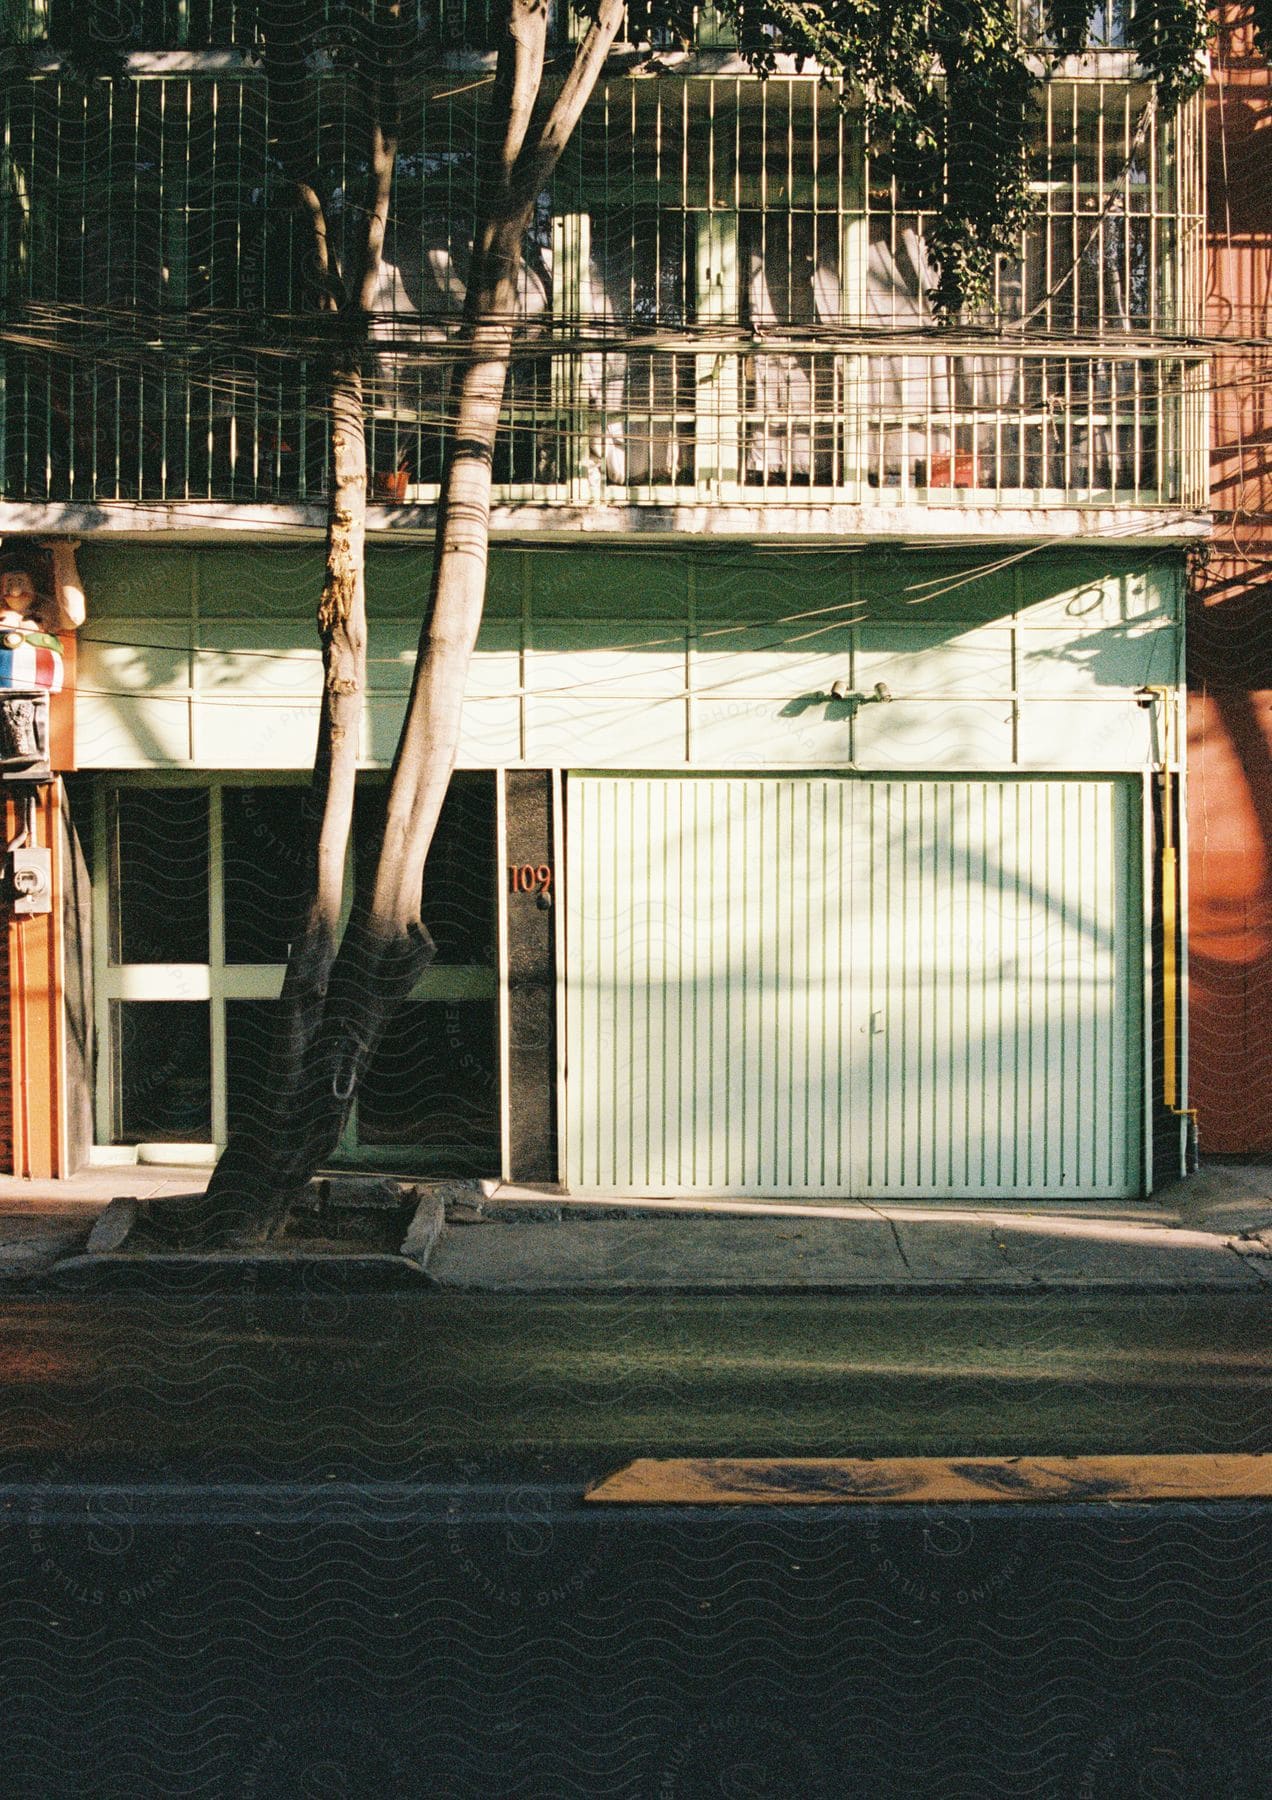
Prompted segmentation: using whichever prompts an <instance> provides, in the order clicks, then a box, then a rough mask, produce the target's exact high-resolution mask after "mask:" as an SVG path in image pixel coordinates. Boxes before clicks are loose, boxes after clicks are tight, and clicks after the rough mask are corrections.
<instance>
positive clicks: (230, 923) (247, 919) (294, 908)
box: [221, 787, 312, 963]
mask: <svg viewBox="0 0 1272 1800" xmlns="http://www.w3.org/2000/svg"><path fill="white" fill-rule="evenodd" d="M311 804H312V802H311V790H310V789H309V788H307V787H227V788H223V789H222V792H221V834H222V844H223V855H224V872H225V960H226V962H227V963H283V962H286V961H287V947H288V945H289V943H290V942H291V940H292V938H293V937H294V936H295V935H296V930H297V927H298V925H299V922H300V918H301V914H302V911H303V908H304V905H305V901H306V899H307V893H306V889H307V887H308V881H307V878H306V877H307V864H308V851H307V837H308V832H309V830H310V825H309V814H310V809H311Z"/></svg>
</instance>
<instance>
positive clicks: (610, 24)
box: [516, 0, 626, 206]
mask: <svg viewBox="0 0 1272 1800" xmlns="http://www.w3.org/2000/svg"><path fill="white" fill-rule="evenodd" d="M625 10H626V6H625V0H601V5H600V8H599V10H598V11H597V15H596V18H595V19H594V20H593V22H592V23H591V24H590V25H589V26H588V28H587V31H586V32H585V34H584V36H583V39H582V41H581V42H580V44H579V47H578V49H577V50H576V51H575V53H574V61H573V63H572V64H571V66H570V72H569V74H568V75H567V76H566V78H565V81H564V83H563V85H562V88H561V92H560V93H559V94H558V95H557V97H556V99H555V100H554V101H553V103H552V107H551V110H550V111H549V113H548V116H547V118H546V119H545V120H544V122H543V129H542V130H541V131H540V132H539V135H538V137H537V138H536V139H535V142H534V144H533V145H532V146H531V148H530V149H529V150H528V151H527V152H526V153H525V155H524V156H523V157H522V158H521V162H520V166H519V167H518V170H517V174H516V198H517V200H518V202H519V203H520V204H522V205H527V206H528V205H532V204H533V203H534V201H535V199H536V198H537V196H538V195H539V193H540V192H541V190H542V188H543V184H544V182H545V181H547V179H548V178H549V176H550V175H551V174H552V171H553V170H554V169H555V168H556V166H557V163H558V162H559V161H560V158H561V152H562V151H563V150H564V149H565V146H566V144H567V143H568V142H569V140H570V136H571V134H572V132H573V131H574V128H575V126H576V125H577V124H578V122H579V119H580V118H581V116H582V113H583V109H584V107H585V106H586V105H587V103H588V101H589V100H590V99H591V98H592V94H593V92H594V91H595V88H596V83H597V80H598V78H599V76H600V73H601V70H602V69H603V68H604V66H605V58H606V57H607V56H608V55H609V52H610V46H611V44H612V43H613V42H614V39H615V37H616V36H617V33H618V28H619V26H620V25H621V24H622V22H623V13H624V11H625Z"/></svg>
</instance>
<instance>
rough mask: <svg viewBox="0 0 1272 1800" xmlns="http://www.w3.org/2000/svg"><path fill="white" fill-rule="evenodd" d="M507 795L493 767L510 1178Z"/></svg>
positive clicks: (505, 1167) (502, 1169) (505, 1151)
mask: <svg viewBox="0 0 1272 1800" xmlns="http://www.w3.org/2000/svg"><path fill="white" fill-rule="evenodd" d="M507 867H508V795H507V780H506V776H505V772H504V770H503V769H496V770H495V895H496V908H497V911H496V930H497V935H498V951H497V954H498V959H499V998H498V1018H499V1025H498V1031H499V1178H500V1180H501V1181H509V1180H511V1178H512V1121H511V1115H510V1102H511V1089H510V1070H511V1054H510V1050H511V1035H510V1034H511V1019H510V1015H509V1001H508V882H507V878H506V870H507Z"/></svg>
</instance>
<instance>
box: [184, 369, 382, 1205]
mask: <svg viewBox="0 0 1272 1800" xmlns="http://www.w3.org/2000/svg"><path fill="white" fill-rule="evenodd" d="M329 450H330V463H331V482H330V501H329V504H328V514H327V570H326V580H325V582H324V584H323V591H322V599H321V600H320V602H319V606H318V632H319V637H320V640H321V644H322V669H323V684H322V701H321V706H320V710H319V718H318V746H317V750H316V753H315V756H314V773H313V782H312V786H311V794H312V810H313V818H314V821H315V822H314V827H313V835H312V839H311V842H310V846H309V856H310V882H309V888H310V893H311V896H312V897H311V900H310V903H309V906H308V909H307V912H306V914H305V916H304V919H303V921H301V922H300V926H299V936H298V938H297V939H296V941H295V942H294V943H293V944H292V946H291V950H290V954H289V956H288V961H287V971H286V974H285V976H284V978H283V990H282V995H281V997H280V999H279V1001H278V1007H277V1012H276V1014H275V1019H274V1028H273V1029H274V1035H273V1043H272V1054H271V1057H270V1069H269V1083H268V1098H267V1100H266V1103H265V1105H264V1107H263V1108H262V1110H261V1112H260V1114H259V1115H258V1116H257V1117H255V1118H253V1119H251V1120H245V1121H243V1122H242V1123H241V1124H240V1125H239V1126H238V1127H237V1128H236V1129H235V1130H234V1131H233V1132H232V1133H231V1136H230V1141H229V1143H228V1144H227V1145H226V1148H225V1151H224V1154H223V1155H222V1156H221V1158H220V1160H219V1162H218V1163H217V1166H216V1169H215V1171H214V1173H213V1177H212V1181H211V1183H210V1184H209V1187H208V1203H209V1209H210V1211H211V1213H212V1214H213V1215H214V1216H216V1217H217V1218H218V1220H219V1221H221V1220H223V1222H224V1226H225V1228H226V1229H243V1228H246V1229H249V1230H251V1231H253V1232H254V1233H255V1234H256V1235H259V1236H264V1235H267V1234H268V1231H269V1228H270V1226H271V1224H272V1223H273V1222H274V1220H275V1219H276V1218H277V1217H278V1216H280V1214H281V1212H282V1211H283V1210H285V1208H286V1206H287V1203H288V1201H289V1200H290V1199H291V1197H292V1196H293V1194H294V1193H295V1191H296V1189H297V1187H299V1186H303V1184H304V1182H305V1181H306V1180H307V1179H308V1176H309V1174H310V1172H311V1168H310V1158H309V1154H308V1145H309V1143H310V1141H311V1140H312V1138H313V1136H314V1130H315V1124H316V1121H317V1120H318V1118H320V1117H321V1114H322V1111H323V1104H322V1099H321V1082H320V1080H319V1077H318V1071H317V1068H316V1066H315V1058H314V1052H315V1046H316V1044H317V1041H318V1037H319V1033H320V1031H321V1028H322V1022H323V1012H324V1008H325V1005H326V999H327V990H328V985H329V982H330V979H331V971H332V967H333V965H334V963H335V959H336V949H337V945H338V942H339V932H340V913H341V905H342V901H343V897H344V880H345V859H346V854H347V850H348V844H349V834H350V831H351V829H352V824H353V799H354V783H355V778H356V775H357V767H358V750H359V738H360V733H361V728H362V704H363V695H364V693H365V690H366V659H367V624H366V618H367V613H366V579H365V539H366V496H367V454H366V433H365V427H364V414H363V394H362V376H361V372H360V370H359V367H358V359H357V357H356V356H351V357H350V358H348V360H347V362H346V364H345V366H343V367H341V368H339V369H337V370H336V372H335V373H334V375H333V377H332V382H331V412H330V440H329Z"/></svg>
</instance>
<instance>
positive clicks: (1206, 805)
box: [1188, 7, 1272, 1152]
mask: <svg viewBox="0 0 1272 1800" xmlns="http://www.w3.org/2000/svg"><path fill="white" fill-rule="evenodd" d="M1244 19H1245V12H1244V9H1242V8H1239V7H1221V8H1220V9H1219V33H1218V38H1217V41H1216V45H1215V53H1214V61H1213V73H1212V78H1211V81H1210V85H1209V88H1208V93H1207V109H1206V111H1207V137H1208V143H1207V151H1208V176H1209V181H1208V185H1209V196H1210V199H1209V223H1208V240H1209V250H1208V257H1207V282H1206V295H1207V299H1206V305H1207V317H1206V329H1207V331H1208V332H1209V333H1210V334H1211V335H1212V337H1220V338H1229V339H1232V340H1234V341H1233V344H1232V348H1231V349H1230V350H1224V351H1223V353H1222V354H1220V355H1218V356H1216V358H1215V361H1214V376H1213V383H1214V385H1213V398H1212V415H1211V446H1212V448H1211V459H1210V463H1211V505H1212V507H1213V508H1214V511H1215V534H1214V541H1213V544H1212V547H1211V554H1210V560H1209V562H1208V564H1207V565H1206V567H1205V568H1204V569H1203V570H1202V571H1201V572H1200V573H1199V575H1198V577H1197V579H1196V581H1195V583H1194V591H1193V596H1192V604H1191V610H1190V618H1189V645H1188V667H1189V689H1190V694H1189V742H1188V780H1189V804H1188V828H1189V909H1190V919H1189V924H1190V932H1189V945H1190V951H1189V954H1190V970H1191V1004H1190V1027H1191V1031H1190V1045H1191V1048H1190V1061H1191V1079H1190V1087H1191V1093H1192V1100H1193V1103H1194V1104H1195V1105H1196V1106H1197V1108H1198V1111H1199V1126H1200V1132H1201V1145H1202V1149H1203V1150H1210V1151H1231V1152H1236V1151H1260V1150H1272V402H1270V398H1269V385H1268V384H1269V379H1270V378H1272V356H1269V353H1268V352H1267V351H1266V350H1262V349H1246V348H1242V347H1241V345H1240V342H1239V341H1238V340H1241V339H1250V338H1254V337H1267V336H1268V334H1269V331H1270V330H1272V304H1270V301H1272V75H1270V73H1269V69H1268V66H1267V63H1266V62H1265V61H1264V60H1263V58H1262V57H1261V56H1259V55H1257V54H1256V53H1255V52H1254V50H1253V45H1252V42H1251V38H1250V34H1249V31H1248V28H1247V27H1246V25H1245V24H1244Z"/></svg>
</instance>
